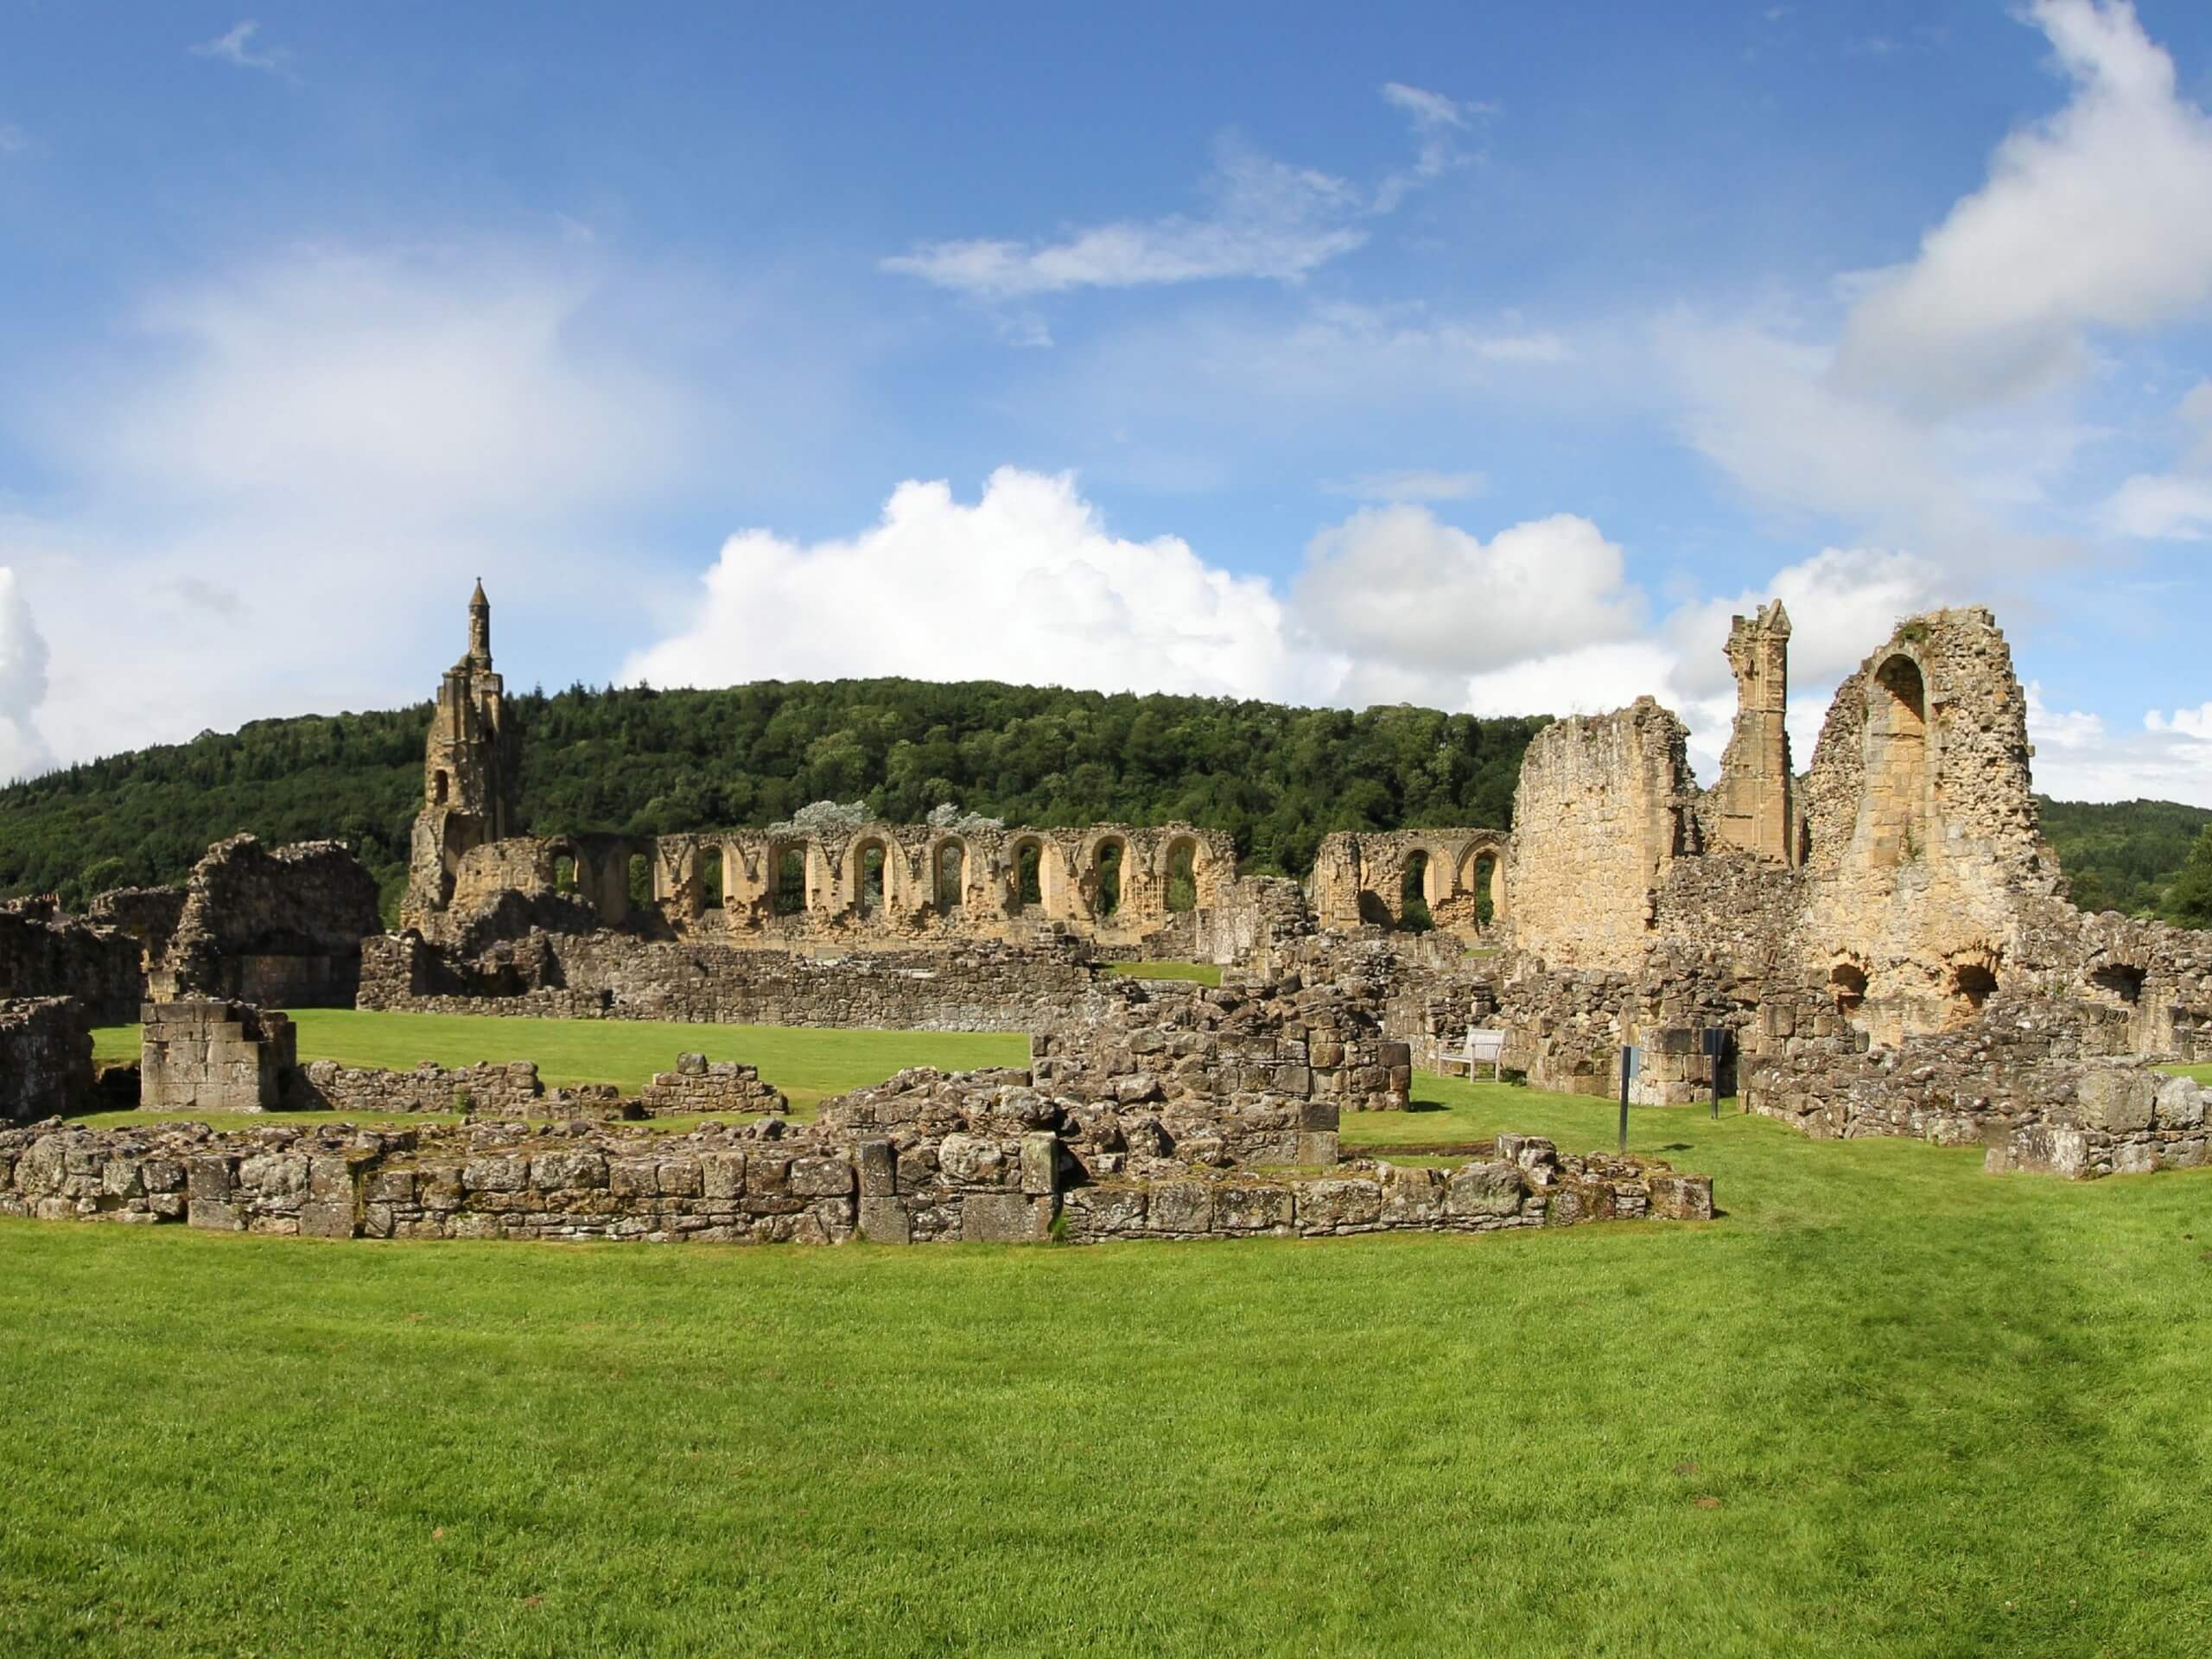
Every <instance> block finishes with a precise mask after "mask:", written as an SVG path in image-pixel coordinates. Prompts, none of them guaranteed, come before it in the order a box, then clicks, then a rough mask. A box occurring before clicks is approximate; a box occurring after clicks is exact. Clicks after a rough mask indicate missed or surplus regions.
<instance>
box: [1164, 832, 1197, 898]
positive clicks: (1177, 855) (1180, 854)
mask: <svg viewBox="0 0 2212 1659" xmlns="http://www.w3.org/2000/svg"><path fill="white" fill-rule="evenodd" d="M1167 908H1168V910H1169V911H1170V912H1172V913H1173V914H1175V915H1178V916H1179V915H1181V914H1182V913H1183V912H1185V911H1190V910H1196V909H1197V908H1198V848H1197V847H1196V846H1195V845H1194V844H1192V842H1187V841H1179V842H1176V843H1175V844H1174V845H1173V847H1171V848H1169V849H1168V850H1167Z"/></svg>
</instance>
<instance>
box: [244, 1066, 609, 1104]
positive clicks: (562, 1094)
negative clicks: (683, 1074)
mask: <svg viewBox="0 0 2212 1659" xmlns="http://www.w3.org/2000/svg"><path fill="white" fill-rule="evenodd" d="M283 1105H284V1109H285V1110H286V1111H291V1112H362V1113H386V1112H460V1113H462V1114H464V1115H468V1114H474V1115H480V1116H493V1117H499V1116H526V1117H626V1116H631V1115H632V1114H631V1111H630V1103H628V1102H626V1101H625V1100H624V1099H623V1098H622V1091H621V1090H620V1089H617V1088H615V1087H614V1086H613V1084H579V1085H576V1086H575V1087H572V1088H566V1089H548V1088H547V1087H546V1086H545V1085H544V1084H543V1083H542V1082H540V1081H539V1079H538V1076H537V1063H536V1062H535V1061H532V1060H514V1061H510V1062H506V1063H500V1062H497V1061H490V1060H486V1061H484V1062H482V1063H480V1064H479V1065H464V1066H454V1067H448V1066H441V1065H432V1064H430V1063H429V1062H428V1061H425V1062H424V1063H423V1064H422V1065H418V1066H416V1068H415V1069H414V1070H413V1071H390V1070H387V1069H385V1068H384V1067H382V1066H355V1065H339V1064H338V1062H336V1061H335V1060H311V1061H309V1062H308V1064H307V1065H303V1066H300V1067H298V1068H297V1069H296V1070H294V1071H291V1072H289V1073H288V1074H287V1076H286V1078H285V1083H284V1089H283Z"/></svg>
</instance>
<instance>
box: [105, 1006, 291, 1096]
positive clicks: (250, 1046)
mask: <svg viewBox="0 0 2212 1659" xmlns="http://www.w3.org/2000/svg"><path fill="white" fill-rule="evenodd" d="M140 1020H141V1025H140V1030H139V1063H138V1097H139V1105H140V1107H141V1109H143V1110H146V1111H149V1112H273V1111H277V1110H280V1109H283V1104H284V1100H283V1094H284V1086H285V1083H286V1080H287V1078H288V1077H289V1075H290V1073H291V1072H293V1071H295V1070H296V1069H297V1067H298V1065H299V1038H298V1033H296V1031H295V1030H294V1028H293V1026H292V1022H291V1021H290V1020H288V1019H286V1018H285V1017H284V1016H283V1014H275V1013H270V1012H268V1011H266V1010H264V1009H260V1008H256V1007H251V1006H249V1005H248V1004H246V1003H243V1002H232V1001H215V1000H212V999H207V998H189V999H180V1000H178V1001H171V1002H149V1003H148V1004H146V1006H145V1007H144V1009H143V1011H142V1013H141V1014H140Z"/></svg>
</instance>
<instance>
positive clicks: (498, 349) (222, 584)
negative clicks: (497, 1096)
mask: <svg viewBox="0 0 2212 1659" xmlns="http://www.w3.org/2000/svg"><path fill="white" fill-rule="evenodd" d="M576 258H577V256H575V255H574V254H572V253H563V254H561V255H559V256H557V257H556V256H553V255H550V254H548V253H545V252H532V251H530V250H528V249H526V248H513V247H502V248H497V249H486V248H476V249H462V248H448V249H443V250H415V251H408V252H405V253H401V254H391V255H375V256H372V255H363V254H359V253H355V252H351V251H345V250H340V249H312V250H304V251H292V252H288V253H285V254H283V255H281V256H279V257H274V258H270V259H266V260H261V261H254V262H249V263H247V264H243V265H240V266H238V267H236V268H233V269H232V270H228V271H226V272H225V273H223V274H222V275H220V276H219V277H213V278H209V279H203V280H196V281H188V282H185V283H180V284H179V285H178V286H177V287H176V288H175V289H173V290H171V291H170V292H168V293H167V294H165V295H162V296H159V297H157V298H156V299H155V300H154V301H152V302H149V303H148V304H147V305H146V306H145V307H144V308H143V310H142V312H141V313H140V315H138V317H137V322H138V324H139V325H140V326H139V327H138V328H137V330H135V331H123V333H122V334H121V337H120V338H119V339H118V344H117V347H116V349H117V352H118V355H117V357H116V358H115V359H114V360H112V361H111V362H110V363H107V364H104V365H102V364H92V365H88V364H86V363H85V362H84V361H82V360H81V359H67V360H64V361H61V362H58V363H56V364H55V365H52V366H51V367H50V368H46V369H39V368H38V367H36V365H30V369H31V372H25V373H23V374H22V375H21V376H17V377H12V378H10V380H9V382H8V383H7V384H6V385H4V386H0V420H4V421H5V422H6V423H7V424H8V425H9V427H10V428H11V429H13V432H14V434H15V435H16V437H17V438H18V439H19V441H20V442H22V443H23V444H24V445H25V446H26V447H29V448H33V449H35V452H36V453H37V454H39V456H40V459H41V462H42V463H43V467H42V470H45V471H47V472H48V473H50V474H51V475H53V476H54V477H55V478H56V479H58V480H61V481H62V485H63V488H62V489H61V490H60V492H58V493H56V494H55V495H54V497H52V498H50V499H51V501H52V504H53V505H48V506H45V507H43V508H42V509H41V510H40V512H38V513H37V515H36V516H34V515H33V514H32V513H31V512H27V511H25V510H24V509H22V508H21V507H18V508H17V509H16V513H15V514H14V516H12V517H11V516H9V515H8V514H7V513H5V512H0V564H6V565H9V566H11V567H13V569H15V570H16V572H17V573H18V574H19V575H21V576H22V578H23V580H24V582H26V584H29V585H35V591H36V593H37V594H38V595H39V610H40V620H41V625H42V628H43V632H44V634H45V637H46V639H48V641H49V642H50V643H51V645H52V647H53V651H52V663H51V679H52V689H51V694H50V696H49V697H48V701H47V702H46V704H45V705H44V709H43V711H42V713H41V716H40V725H41V728H42V730H43V733H44V735H45V738H46V739H47V741H48V742H49V743H50V744H51V746H52V747H53V749H54V752H55V753H57V754H59V755H60V757H61V758H62V759H64V760H73V759H78V758H81V757H85V756H88V755H91V754H94V753H105V752H110V751H112V750H114V749H118V748H122V747H134V746H136V745H138V744H142V743H146V742H152V741H177V740H181V739H186V738H189V737H190V736H191V735H192V734H194V732H196V731H199V730H200V729H201V728H207V727H215V728H226V727H229V726H232V725H235V724H237V723H238V722H239V721H243V720H246V719H251V718H256V717H258V716H262V715H270V714H271V713H286V714H289V713H296V712H301V711H303V710H306V709H323V710H332V709H340V708H345V707H355V708H359V707H364V706H366V707H372V708H373V707H389V706H391V705H392V704H393V703H394V702H398V701H402V700H404V699H410V698H413V697H416V696H421V695H423V691H424V690H425V689H426V688H427V686H428V685H429V683H430V681H429V677H430V676H432V675H434V674H435V671H436V669H437V668H438V667H439V666H441V665H442V663H443V662H444V661H445V660H447V659H448V658H449V657H450V655H451V651H452V649H453V648H454V647H453V643H452V639H451V638H449V637H448V636H449V634H451V633H453V632H454V631H455V630H457V628H458V626H459V624H458V621H457V620H456V619H457V618H458V617H459V615H460V609H459V607H460V605H461V601H462V600H464V599H465V598H466V595H467V591H468V584H469V582H470V580H471V579H472V578H473V577H474V576H475V575H483V576H484V577H485V579H486V582H487V583H489V584H490V586H491V588H492V589H493V592H494V594H495V595H496V596H497V598H498V600H499V603H500V605H501V608H502V611H503V613H504V614H505V616H506V617H507V618H508V619H509V620H510V621H511V622H512V620H513V619H514V618H516V617H517V616H518V614H522V613H527V614H530V615H531V616H533V617H535V618H539V619H543V621H542V623H541V625H540V626H537V627H534V628H532V630H531V633H532V634H533V635H536V636H539V637H541V638H542V636H543V633H544V632H550V627H551V626H552V624H553V623H554V621H555V620H556V619H559V618H563V617H565V618H566V619H569V620H574V619H576V618H581V617H585V616H596V617H598V618H599V619H601V621H600V626H601V627H605V626H620V620H618V619H624V618H626V617H634V616H637V615H639V613H640V612H641V610H642V606H643V600H642V597H641V594H639V591H638V589H639V586H640V584H639V582H637V581H635V580H633V579H632V578H631V577H630V576H629V575H627V574H626V573H625V570H624V567H625V566H626V564H627V563H629V561H630V559H631V558H632V549H631V548H630V546H628V545H627V544H626V542H625V541H624V540H623V539H622V538H621V537H620V536H619V534H615V533H612V532H610V531H608V530H607V520H608V515H609V514H610V513H611V512H613V510H614V509H617V508H623V507H630V506H636V505H649V504H652V503H654V502H655V501H657V500H658V499H659V498H660V497H661V496H662V494H663V493H664V492H665V491H666V490H668V489H669V488H671V486H672V485H673V483H674V482H675V481H676V480H679V479H680V478H683V477H684V476H687V475H688V471H687V469H692V468H696V467H697V466H698V465H699V464H700V461H701V460H702V456H703V454H704V453H705V452H706V449H707V447H708V446H709V444H711V443H716V441H717V440H721V439H723V438H725V437H726V434H725V433H723V432H722V431H721V430H719V429H718V423H717V421H716V420H715V417H714V416H712V415H711V414H709V412H707V411H706V410H703V409H702V406H701V405H699V404H697V403H696V402H695V401H694V399H693V398H692V397H691V396H690V393H689V391H687V390H686V389H685V388H684V386H683V383H681V382H679V381H678V380H677V379H676V378H674V377H673V372H672V371H665V370H663V369H661V368H658V367H657V366H655V365H654V362H653V359H652V353H651V351H650V350H649V349H648V348H647V346H645V344H644V343H643V342H640V341H639V340H633V339H632V338H630V337H629V336H628V335H627V334H626V333H625V332H624V331H623V329H622V328H621V327H620V326H618V325H617V324H616V323H615V322H613V321H609V320H608V319H607V317H605V316H603V315H601V313H600V308H599V302H600V301H601V297H602V292H601V284H602V282H603V281H611V280H614V279H613V277H609V276H607V275H606V273H607V270H608V269H609V268H608V267H607V266H605V265H603V264H596V263H594V264H579V263H576ZM694 315H695V321H696V314H694ZM717 447H718V448H720V447H721V445H719V444H717ZM730 447H731V448H736V449H738V450H739V451H741V452H743V451H745V450H748V449H750V448H752V446H750V445H737V446H730ZM512 637H513V636H510V638H511V639H512ZM546 650H547V646H546V645H543V644H541V645H540V646H539V651H540V652H541V653H543V652H545V651H546ZM540 660H541V661H542V660H543V655H542V654H541V656H540ZM508 665H509V667H510V668H512V667H514V666H515V665H516V664H515V663H514V662H513V661H512V658H511V659H510V661H509V664H508ZM575 666H576V667H577V668H579V669H586V670H587V671H588V664H575ZM559 668H560V669H561V670H563V671H566V670H569V664H566V663H563V664H559ZM0 712H4V711H0Z"/></svg>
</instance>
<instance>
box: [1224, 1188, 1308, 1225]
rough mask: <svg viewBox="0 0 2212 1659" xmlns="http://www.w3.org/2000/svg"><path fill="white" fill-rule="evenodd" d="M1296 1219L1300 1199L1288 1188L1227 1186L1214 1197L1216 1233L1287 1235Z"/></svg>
mask: <svg viewBox="0 0 2212 1659" xmlns="http://www.w3.org/2000/svg"><path fill="white" fill-rule="evenodd" d="M1297 1215H1298V1204H1297V1198H1296V1197H1295V1195H1294V1194H1293V1192H1291V1190H1290V1189H1289V1188H1288V1187H1287V1186H1259V1185H1255V1186H1236V1185H1224V1186H1223V1187H1221V1188H1219V1189H1218V1190H1217V1192H1215V1193H1214V1203H1213V1225H1214V1230H1215V1231H1217V1232H1224V1233H1274V1232H1281V1233H1287V1232H1289V1231H1290V1230H1291V1229H1292V1226H1293V1224H1294V1223H1295V1221H1296V1220H1297Z"/></svg>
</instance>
